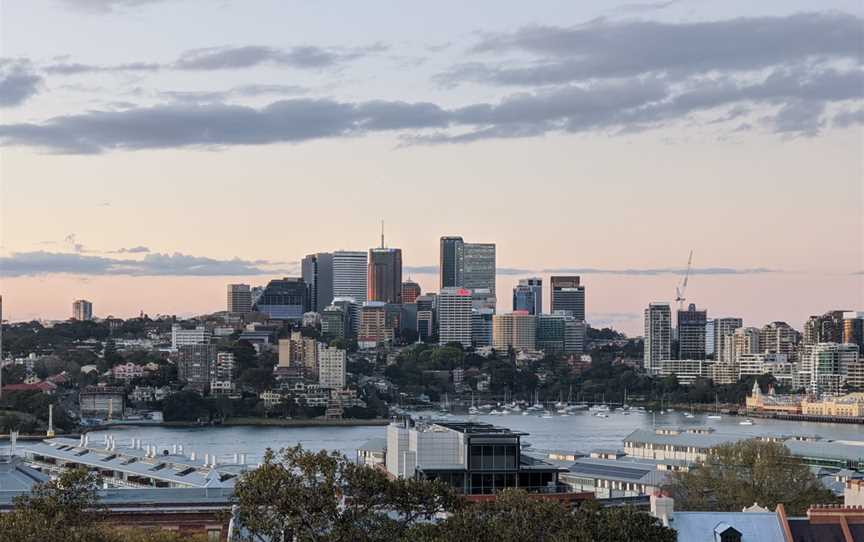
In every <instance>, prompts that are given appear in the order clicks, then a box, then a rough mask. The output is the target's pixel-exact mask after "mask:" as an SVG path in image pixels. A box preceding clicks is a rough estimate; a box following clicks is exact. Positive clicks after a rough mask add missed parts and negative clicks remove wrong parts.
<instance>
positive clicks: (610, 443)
mask: <svg viewBox="0 0 864 542" xmlns="http://www.w3.org/2000/svg"><path fill="white" fill-rule="evenodd" d="M416 414H417V415H426V416H429V415H434V414H435V413H432V412H426V413H416ZM442 419H444V420H447V421H467V420H468V419H469V417H468V416H455V415H451V416H448V417H446V418H442ZM470 419H471V420H472V421H473V420H476V421H481V422H487V423H492V424H495V425H501V426H504V427H508V428H510V429H513V430H515V431H522V432H525V433H529V435H528V436H527V437H524V438H523V441H527V442H529V443H531V449H532V450H537V451H546V450H556V451H581V452H588V451H590V450H592V449H595V448H613V449H620V448H622V446H623V443H622V441H623V439H624V437H625V436H627V435H628V434H629V433H630V432H632V431H633V430H635V429H640V428H650V427H652V426H654V425H656V426H708V427H713V428H714V429H715V430H716V431H717V432H722V433H736V434H745V435H819V436H821V437H823V438H828V439H832V440H844V441H855V442H861V445H862V446H864V426H861V425H848V424H830V423H812V422H798V421H784V420H771V419H757V420H755V423H754V425H750V426H742V425H739V422H740V421H741V420H743V419H744V418H741V417H736V416H725V415H724V416H723V418H722V419H720V420H712V419H708V418H707V417H706V415H704V414H696V415H695V416H694V417H692V418H688V417H685V415H684V413H681V412H670V413H666V414H664V415H660V414H656V415H655V414H651V413H645V414H639V413H635V412H633V413H630V414H629V415H625V414H623V413H621V412H620V411H618V412H612V413H610V414H609V415H608V417H606V418H600V417H596V416H593V415H592V414H591V413H590V412H578V413H575V414H573V415H570V416H557V415H556V416H553V417H551V418H543V417H541V416H538V415H530V416H520V415H518V414H509V415H502V416H494V415H482V414H481V415H478V416H471V417H470ZM105 433H110V434H111V435H113V436H114V437H115V438H116V439H117V441H118V442H124V441H131V439H132V438H133V437H134V438H140V439H142V441H143V442H144V443H145V444H153V445H156V446H157V447H158V448H159V449H169V448H170V447H171V446H172V445H173V444H182V445H183V447H184V450H185V451H186V452H187V453H188V452H190V451H196V452H198V453H199V454H201V455H203V454H204V453H209V454H217V456H218V457H220V459H223V460H225V461H227V460H228V459H229V458H230V457H232V456H233V454H234V453H246V454H248V461H249V463H251V464H257V463H258V462H260V461H261V458H262V457H263V455H264V452H265V450H266V449H267V448H272V449H274V450H278V449H280V448H283V447H289V446H295V445H297V444H300V445H302V446H303V447H304V448H306V449H309V450H316V451H317V450H322V449H324V450H334V451H339V452H341V453H343V454H345V455H347V456H348V457H350V458H353V457H354V454H355V451H356V450H357V448H358V447H359V446H361V445H362V444H364V443H365V442H366V441H368V440H369V439H373V438H383V437H384V436H385V434H386V428H385V427H381V426H377V427H374V426H366V427H196V428H173V427H118V428H112V429H109V430H103V431H94V432H91V433H90V438H91V440H94V441H95V440H100V439H102V438H103V436H104V434H105Z"/></svg>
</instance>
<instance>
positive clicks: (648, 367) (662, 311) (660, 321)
mask: <svg viewBox="0 0 864 542" xmlns="http://www.w3.org/2000/svg"><path fill="white" fill-rule="evenodd" d="M553 280H554V277H553ZM553 288H554V282H553ZM553 293H554V290H553ZM553 309H554V303H553ZM644 341H645V346H644V348H645V354H644V367H645V371H647V372H648V373H649V374H653V373H655V372H656V371H657V370H659V366H660V362H661V361H663V360H668V359H671V358H672V311H671V309H670V308H669V304H668V303H651V304H650V305H648V308H647V309H645V338H644Z"/></svg>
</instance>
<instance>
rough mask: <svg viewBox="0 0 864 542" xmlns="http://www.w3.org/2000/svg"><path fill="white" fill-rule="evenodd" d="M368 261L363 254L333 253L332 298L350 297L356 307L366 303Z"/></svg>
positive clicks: (356, 252) (352, 252)
mask: <svg viewBox="0 0 864 542" xmlns="http://www.w3.org/2000/svg"><path fill="white" fill-rule="evenodd" d="M368 272H369V269H368V260H367V257H366V253H365V252H359V251H347V250H337V251H336V252H334V253H333V297H334V298H336V297H342V298H346V297H350V298H351V299H353V300H354V302H355V303H356V304H357V306H358V307H362V306H363V303H365V302H366V288H367V274H368Z"/></svg>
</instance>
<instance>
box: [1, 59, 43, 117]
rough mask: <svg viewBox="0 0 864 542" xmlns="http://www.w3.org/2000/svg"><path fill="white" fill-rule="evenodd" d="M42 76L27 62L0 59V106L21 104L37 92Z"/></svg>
mask: <svg viewBox="0 0 864 542" xmlns="http://www.w3.org/2000/svg"><path fill="white" fill-rule="evenodd" d="M41 85H42V77H41V76H40V75H38V74H37V73H35V72H34V71H33V69H32V66H31V65H30V63H29V62H26V61H17V60H9V59H0V107H14V106H17V105H21V104H23V103H24V102H26V101H27V100H29V99H30V98H32V97H33V96H35V95H36V94H38V93H39V87H40V86H41Z"/></svg>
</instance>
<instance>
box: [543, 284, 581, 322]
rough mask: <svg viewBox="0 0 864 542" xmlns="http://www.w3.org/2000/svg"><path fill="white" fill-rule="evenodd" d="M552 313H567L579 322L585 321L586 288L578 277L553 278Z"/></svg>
mask: <svg viewBox="0 0 864 542" xmlns="http://www.w3.org/2000/svg"><path fill="white" fill-rule="evenodd" d="M551 283H552V295H551V296H550V297H551V299H552V306H551V307H550V310H551V311H552V312H558V311H566V312H567V313H568V314H570V316H572V317H573V318H576V319H577V320H585V286H583V285H582V284H581V281H580V278H579V277H578V276H569V277H552V279H551Z"/></svg>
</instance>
